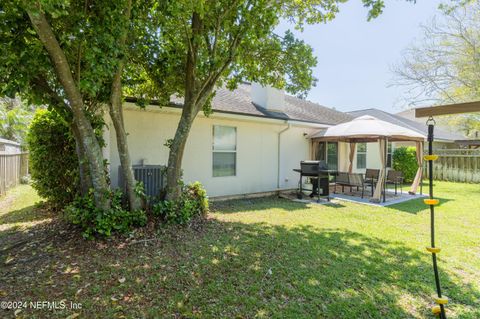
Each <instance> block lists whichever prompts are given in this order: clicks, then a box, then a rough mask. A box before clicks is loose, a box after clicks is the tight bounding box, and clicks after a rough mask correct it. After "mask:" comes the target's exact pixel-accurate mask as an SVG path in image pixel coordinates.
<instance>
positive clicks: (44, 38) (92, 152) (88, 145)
mask: <svg viewBox="0 0 480 319" xmlns="http://www.w3.org/2000/svg"><path fill="white" fill-rule="evenodd" d="M27 13H28V16H29V18H30V21H31V22H32V25H33V27H34V28H35V31H36V32H37V34H38V36H39V38H40V41H41V42H42V44H43V46H44V47H45V49H46V50H47V52H48V54H49V56H50V59H51V61H52V64H53V66H54V69H55V74H56V75H57V77H58V80H59V82H60V83H61V84H62V87H63V89H64V90H65V93H66V95H67V99H68V101H69V104H70V107H71V109H72V114H73V118H74V121H76V123H77V127H78V133H79V137H80V139H81V141H82V144H83V147H84V149H85V154H86V157H87V159H88V164H89V172H90V177H91V180H92V186H93V188H94V197H95V205H96V207H98V208H100V209H103V210H107V209H109V208H110V200H109V198H108V196H106V191H107V190H108V183H107V178H106V174H105V170H104V164H103V155H102V149H101V147H100V144H99V143H98V140H97V137H96V136H95V132H94V131H93V128H92V126H91V123H90V122H89V121H88V119H87V117H86V116H85V113H84V105H83V99H82V95H81V94H80V91H79V90H78V87H77V86H76V83H75V81H74V79H73V76H72V72H71V70H70V66H69V64H68V61H67V58H66V56H65V53H64V52H63V50H62V49H61V47H60V45H59V43H58V41H57V39H56V38H55V35H54V34H53V31H52V29H51V27H50V25H49V23H48V21H47V19H46V17H45V15H44V14H43V13H42V12H41V11H40V10H39V11H38V12H32V11H27Z"/></svg>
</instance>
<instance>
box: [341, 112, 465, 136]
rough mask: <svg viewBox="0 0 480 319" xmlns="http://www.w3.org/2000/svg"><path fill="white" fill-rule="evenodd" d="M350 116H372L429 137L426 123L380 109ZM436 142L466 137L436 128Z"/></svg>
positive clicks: (352, 113) (353, 113)
mask: <svg viewBox="0 0 480 319" xmlns="http://www.w3.org/2000/svg"><path fill="white" fill-rule="evenodd" d="M348 114H350V115H352V116H354V117H359V116H362V115H370V116H373V117H376V118H378V119H379V120H382V121H386V122H390V123H392V124H396V125H400V126H403V127H405V128H408V129H411V130H414V131H416V132H418V133H420V134H424V135H427V126H426V125H425V123H421V122H417V121H412V120H410V119H408V118H405V117H402V116H400V115H396V114H391V113H388V112H385V111H382V110H378V109H365V110H358V111H352V112H348ZM434 136H435V140H437V141H448V142H453V141H455V140H462V139H465V137H464V136H463V135H461V134H455V133H450V132H447V131H445V130H442V129H441V128H435V134H434Z"/></svg>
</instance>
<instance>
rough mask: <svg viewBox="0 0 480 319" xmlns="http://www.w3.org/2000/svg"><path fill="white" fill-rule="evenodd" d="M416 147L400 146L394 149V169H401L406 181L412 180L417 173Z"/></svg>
mask: <svg viewBox="0 0 480 319" xmlns="http://www.w3.org/2000/svg"><path fill="white" fill-rule="evenodd" d="M416 153H417V152H416V150H415V147H412V146H409V147H399V148H396V149H395V151H393V169H394V170H397V171H401V172H402V173H403V177H404V179H405V182H411V181H413V179H414V178H415V174H416V173H417V169H418V164H417V157H416Z"/></svg>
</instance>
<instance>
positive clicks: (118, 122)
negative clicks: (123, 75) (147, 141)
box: [109, 71, 141, 211]
mask: <svg viewBox="0 0 480 319" xmlns="http://www.w3.org/2000/svg"><path fill="white" fill-rule="evenodd" d="M115 86H118V88H115ZM121 99H122V97H121V85H120V71H119V72H117V74H116V75H115V79H114V82H113V85H112V97H111V102H110V105H109V110H110V117H111V119H112V123H113V126H114V128H115V135H116V137H117V149H118V156H119V157H120V164H121V168H122V174H123V177H124V180H125V186H126V195H127V198H128V203H129V204H130V210H132V211H133V210H137V209H139V208H140V207H141V202H140V199H139V198H138V197H137V195H136V194H135V183H136V182H135V177H134V175H133V170H132V161H131V159H130V153H129V151H128V143H127V134H126V132H125V127H124V123H123V116H122V100H121Z"/></svg>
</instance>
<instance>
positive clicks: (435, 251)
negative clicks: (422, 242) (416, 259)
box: [427, 247, 441, 254]
mask: <svg viewBox="0 0 480 319" xmlns="http://www.w3.org/2000/svg"><path fill="white" fill-rule="evenodd" d="M427 250H428V251H429V252H431V253H434V254H438V253H439V252H440V251H441V249H440V248H438V247H427Z"/></svg>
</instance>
